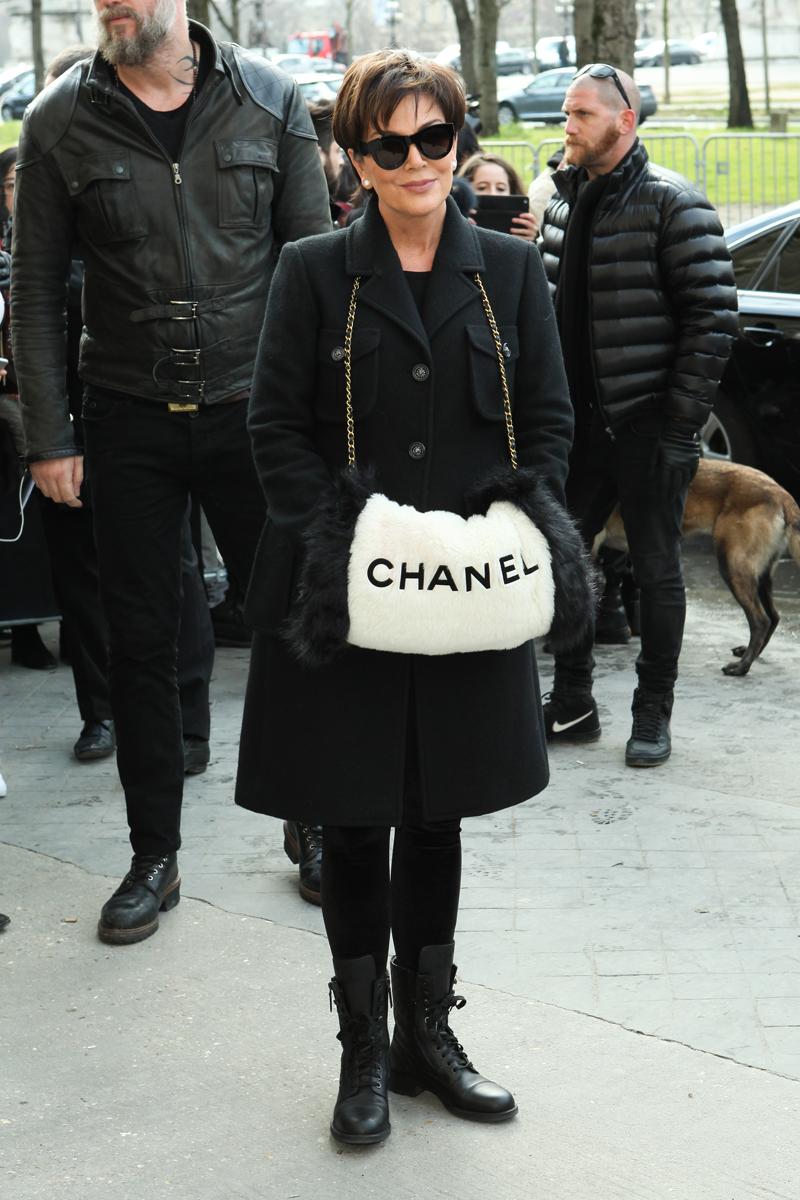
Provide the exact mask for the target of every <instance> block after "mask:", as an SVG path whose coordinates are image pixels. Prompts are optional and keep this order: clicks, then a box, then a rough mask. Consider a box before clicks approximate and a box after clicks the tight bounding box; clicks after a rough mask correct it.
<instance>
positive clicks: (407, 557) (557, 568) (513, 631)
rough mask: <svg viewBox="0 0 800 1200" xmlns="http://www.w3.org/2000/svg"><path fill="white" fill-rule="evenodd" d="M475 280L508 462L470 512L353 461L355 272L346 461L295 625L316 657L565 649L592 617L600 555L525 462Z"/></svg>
mask: <svg viewBox="0 0 800 1200" xmlns="http://www.w3.org/2000/svg"><path fill="white" fill-rule="evenodd" d="M474 278H475V282H476V284H477V286H478V288H479V289H480V292H481V297H482V300H483V306H484V311H485V313H486V318H487V320H488V322H489V327H490V329H491V331H492V335H493V337H494V341H495V346H496V349H497V363H498V368H499V374H500V383H501V386H502V391H503V408H504V412H505V423H506V435H507V441H508V451H509V457H510V460H511V461H510V465H509V466H507V467H503V468H500V469H498V470H496V471H495V472H494V474H493V475H491V476H487V477H486V478H485V479H483V480H482V481H480V482H479V483H478V484H477V485H476V486H474V487H473V488H471V489H470V491H469V492H468V493H467V494H466V495H465V508H466V510H467V512H468V515H467V516H466V517H462V516H461V515H460V514H458V513H454V512H446V511H441V510H435V511H432V512H420V511H419V510H418V509H416V508H413V507H412V506H411V505H405V504H398V503H397V502H396V501H394V500H390V499H388V497H386V496H384V495H382V494H380V493H379V492H377V491H376V488H375V480H374V477H373V476H372V474H371V473H370V472H369V471H366V472H364V471H361V470H360V469H359V468H358V467H357V466H356V448H355V423H354V419H353V404H352V390H351V350H352V339H353V327H354V323H355V314H356V301H357V297H358V288H359V283H360V280H359V279H358V278H357V279H356V280H355V283H354V284H353V291H352V295H351V298H350V309H349V312H348V317H347V326H346V331H345V344H344V370H345V405H346V424H347V462H348V466H347V468H346V469H345V470H344V471H342V472H341V473H340V475H339V476H338V477H337V479H336V480H335V487H334V489H333V491H332V493H331V495H329V496H326V497H324V498H323V499H322V500H321V501H320V504H319V505H318V508H317V512H316V514H315V517H314V519H313V520H312V522H311V524H310V526H309V527H308V528H307V529H306V531H305V534H304V543H305V545H304V555H303V561H302V566H301V570H300V578H299V587H298V592H297V596H296V598H295V602H294V604H293V606H292V612H291V615H290V616H289V618H288V620H287V622H286V626H285V629H284V634H285V636H286V639H287V641H288V643H289V645H290V646H291V648H292V650H293V651H294V653H295V655H296V657H297V658H298V659H300V660H301V661H302V662H304V663H306V664H307V665H309V666H314V667H321V666H325V665H327V664H328V663H330V662H332V660H333V659H334V658H335V657H336V656H337V655H338V654H339V653H340V652H341V650H342V649H343V648H344V646H345V645H346V644H348V643H349V644H350V645H352V646H358V647H361V648H363V649H367V650H383V651H393V652H395V653H401V654H428V655H441V654H456V653H470V652H474V651H478V650H511V649H513V648H514V647H516V646H521V645H522V644H523V643H525V642H528V641H530V640H531V639H532V638H535V637H539V636H540V635H543V634H548V635H549V639H550V642H551V645H552V646H553V648H554V649H555V650H559V649H562V648H567V647H569V646H571V645H573V644H575V643H577V642H579V641H580V640H581V638H582V637H583V636H584V633H585V631H586V630H587V628H588V626H589V623H590V621H591V617H592V612H593V608H594V592H593V588H592V584H591V572H590V567H589V558H588V555H587V553H586V550H585V548H584V545H583V541H582V539H581V536H580V533H579V532H578V530H577V528H576V526H575V524H574V523H573V521H572V520H571V519H570V517H569V516H568V515H567V513H566V511H565V510H564V508H563V507H562V506H561V505H560V504H559V503H558V501H557V500H556V499H555V497H554V496H553V495H552V493H551V492H550V490H549V488H548V487H547V485H546V484H544V483H543V482H542V481H541V480H540V479H539V478H538V477H537V475H536V473H535V472H534V471H532V470H530V469H529V468H520V469H518V466H517V450H516V442H515V440H514V423H513V420H512V415H511V399H510V396H509V391H508V383H507V380H506V373H505V363H504V360H503V348H502V343H501V341H500V334H499V331H498V328H497V324H496V322H495V319H494V314H493V313H492V309H491V305H490V304H489V298H488V296H487V295H486V291H485V289H484V286H483V282H482V280H481V278H480V276H479V275H475V277H474Z"/></svg>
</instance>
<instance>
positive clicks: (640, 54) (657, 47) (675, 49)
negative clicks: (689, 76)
mask: <svg viewBox="0 0 800 1200" xmlns="http://www.w3.org/2000/svg"><path fill="white" fill-rule="evenodd" d="M668 44H669V61H670V66H672V67H680V66H684V65H689V66H696V65H697V63H699V62H701V61H702V55H701V54H700V52H699V50H698V49H697V47H696V46H692V45H691V44H690V43H689V42H681V41H679V40H678V39H677V38H670V39H669V43H668ZM633 61H634V64H635V65H636V66H637V67H663V65H664V41H663V38H662V39H661V40H658V41H652V42H648V43H647V44H646V45H644V46H642V47H641V49H639V50H636V52H635V53H634V56H633Z"/></svg>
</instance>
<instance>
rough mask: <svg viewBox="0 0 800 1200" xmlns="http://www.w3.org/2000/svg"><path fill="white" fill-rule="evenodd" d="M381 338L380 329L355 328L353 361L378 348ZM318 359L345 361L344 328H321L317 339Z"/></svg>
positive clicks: (331, 361)
mask: <svg viewBox="0 0 800 1200" xmlns="http://www.w3.org/2000/svg"><path fill="white" fill-rule="evenodd" d="M380 340H381V331H380V329H355V330H354V331H353V362H356V361H357V360H358V359H359V358H363V357H364V355H365V354H370V353H372V351H373V350H377V348H378V345H379V343H380ZM317 360H318V361H319V362H325V363H343V362H344V330H343V329H321V330H320V332H319V340H318V341H317Z"/></svg>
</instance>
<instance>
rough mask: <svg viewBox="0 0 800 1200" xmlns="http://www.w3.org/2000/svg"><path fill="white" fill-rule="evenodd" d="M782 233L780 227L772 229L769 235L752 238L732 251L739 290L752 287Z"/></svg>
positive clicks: (763, 234)
mask: <svg viewBox="0 0 800 1200" xmlns="http://www.w3.org/2000/svg"><path fill="white" fill-rule="evenodd" d="M782 232H783V230H782V229H781V228H780V226H779V227H778V228H777V229H770V230H769V232H768V233H762V234H761V236H760V237H755V238H752V239H751V240H750V241H749V242H745V243H744V244H743V245H741V246H737V247H736V249H735V250H732V251H731V258H732V259H733V269H734V271H735V273H736V286H737V287H738V288H749V287H752V285H753V280H754V279H755V277H756V275H757V274H758V272H759V271H760V270H761V268H762V267H763V265H764V259H765V258H766V257H767V255H768V254H769V252H770V250H771V249H772V247H773V246H774V245H775V242H776V241H777V240H778V238H779V237H780V235H781V233H782Z"/></svg>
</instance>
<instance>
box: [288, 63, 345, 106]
mask: <svg viewBox="0 0 800 1200" xmlns="http://www.w3.org/2000/svg"><path fill="white" fill-rule="evenodd" d="M294 81H295V83H296V84H297V87H298V90H299V92H300V94H301V96H302V97H303V99H304V100H305V101H306V103H307V104H313V103H314V101H315V100H334V99H335V98H336V93H337V92H338V90H339V88H340V87H341V86H342V76H341V75H337V74H330V75H322V74H320V73H318V72H317V71H310V72H302V73H301V74H299V75H295V77H294Z"/></svg>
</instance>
